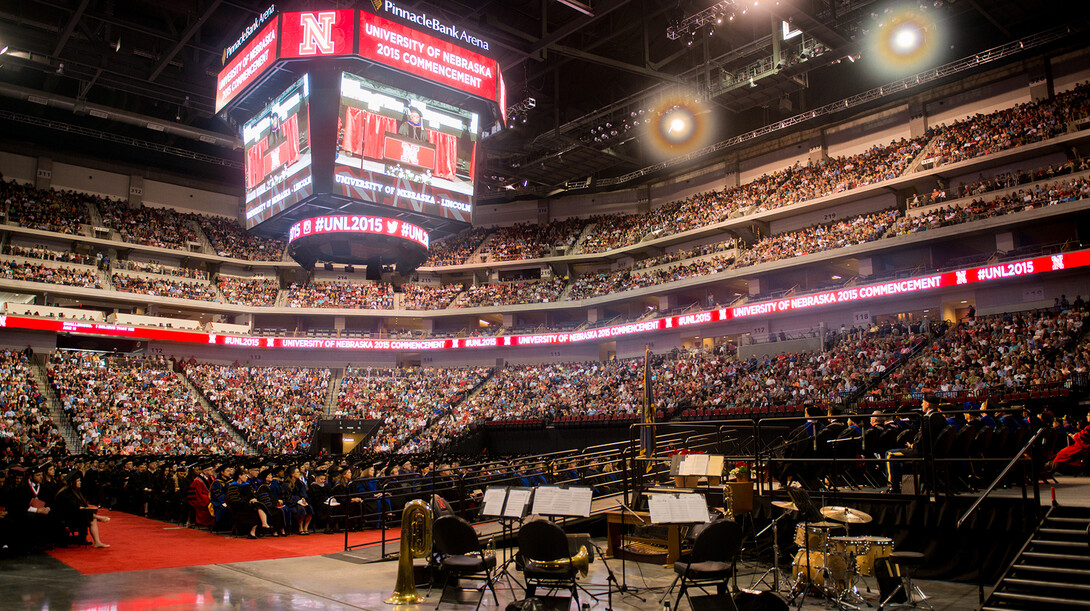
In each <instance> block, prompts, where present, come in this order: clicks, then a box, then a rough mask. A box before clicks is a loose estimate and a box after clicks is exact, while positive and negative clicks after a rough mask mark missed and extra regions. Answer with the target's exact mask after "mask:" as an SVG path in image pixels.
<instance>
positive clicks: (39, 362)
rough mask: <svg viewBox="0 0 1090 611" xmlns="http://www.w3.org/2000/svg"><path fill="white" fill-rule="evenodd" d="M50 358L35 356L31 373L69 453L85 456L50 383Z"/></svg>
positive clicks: (47, 356) (42, 354)
mask: <svg viewBox="0 0 1090 611" xmlns="http://www.w3.org/2000/svg"><path fill="white" fill-rule="evenodd" d="M48 358H49V355H48V354H44V353H35V354H33V355H32V356H31V360H30V372H31V374H33V375H34V380H35V381H36V382H37V383H38V390H39V392H41V394H42V397H43V398H44V399H45V404H46V407H48V408H49V417H50V418H52V419H53V424H55V425H56V426H57V430H58V431H59V432H60V434H61V437H64V443H65V444H66V445H67V447H68V452H69V453H70V454H83V452H84V450H83V444H82V443H80V438H79V434H78V433H77V432H76V430H75V429H74V428H72V421H71V420H69V418H68V414H66V413H64V408H63V407H62V406H61V402H60V399H59V398H58V397H57V391H56V390H55V389H54V388H53V385H52V384H50V383H49V374H47V373H46V363H47V361H48Z"/></svg>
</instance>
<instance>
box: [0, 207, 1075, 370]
mask: <svg viewBox="0 0 1090 611" xmlns="http://www.w3.org/2000/svg"><path fill="white" fill-rule="evenodd" d="M327 218H333V219H338V218H352V217H351V216H347V217H327ZM360 218H361V220H360V221H359V223H360V227H362V226H363V224H364V223H365V221H363V220H362V219H363V218H374V217H360ZM309 220H312V221H313V220H314V219H309ZM382 220H383V221H385V220H386V219H382ZM344 222H348V223H349V225H350V226H354V225H355V221H336V222H335V223H334V225H333V227H332V228H328V227H326V226H325V225H323V228H326V229H330V230H334V231H336V230H339V228H340V227H341V224H342V223H344ZM366 222H367V223H373V222H374V221H366ZM301 229H302V228H300V230H301ZM313 229H314V226H312V231H313ZM371 229H373V230H375V231H380V229H379V228H378V227H375V226H372V227H371ZM353 230H354V229H353ZM381 231H383V235H389V234H387V233H385V231H386V228H385V227H384V228H383V229H381ZM398 231H400V229H398V230H395V233H396V232H398ZM293 232H294V228H293ZM398 237H399V238H400V236H398ZM1086 266H1090V249H1087V250H1078V251H1074V252H1069V253H1063V254H1057V255H1048V256H1044V257H1037V258H1033V259H1022V260H1019V261H1012V262H1009V263H1000V264H998V265H987V266H984V267H975V268H969V269H964V270H957V271H952V272H943V273H940V274H932V275H928V276H920V277H917V278H909V279H906V280H894V281H890V282H880V283H874V284H868V285H865V286H861V287H853V288H851V289H840V290H835V291H826V292H822V293H816V294H811V295H802V296H799V297H792V298H789V299H780V300H771V301H762V302H758V303H753V304H746V305H743V306H737V307H733V308H720V309H718V310H708V311H705V312H694V313H692V314H683V315H680V316H670V317H667V318H657V319H654V320H646V321H641V322H635V323H629V324H624V325H616V326H613V327H604V328H601V329H589V330H586V331H576V332H573V333H544V334H537V335H505V336H497V337H472V338H458V339H434V340H370V339H312V338H285V337H239V336H233V335H216V334H209V333H197V332H192V331H177V330H173V329H157V328H143V327H130V326H123V325H113V324H105V323H86V322H72V321H64V320H51V319H41V318H31V317H26V316H15V315H0V328H8V329H33V330H39V331H52V332H57V333H77V334H84V335H106V336H113V337H128V338H136V339H148V340H164V341H174V342H187V343H206V344H216V345H221V346H239V347H247V348H306V349H315V348H322V349H331V350H444V349H458V348H486V347H502V346H542V345H550V344H569V343H577V342H583V341H592V340H596V339H606V338H615V337H621V336H626V335H637V334H640V333H648V332H652V331H662V330H666V329H672V328H675V327H688V326H695V325H701V324H706V323H711V322H722V321H727V320H732V319H735V318H745V317H748V316H762V315H769V314H777V313H783V312H792V311H798V310H804V309H808V308H812V307H818V306H824V305H836V304H846V303H852V302H856V301H866V300H868V299H877V298H880V297H892V296H896V295H907V294H913V293H921V292H924V291H930V290H934V289H938V288H948V287H955V286H961V285H965V284H975V283H978V282H996V281H1000V280H1005V279H1009V278H1018V277H1025V276H1035V275H1037V274H1043V273H1047V272H1055V271H1062V270H1065V269H1074V268H1079V267H1086Z"/></svg>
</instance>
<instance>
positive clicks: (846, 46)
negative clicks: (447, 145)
mask: <svg viewBox="0 0 1090 611" xmlns="http://www.w3.org/2000/svg"><path fill="white" fill-rule="evenodd" d="M370 4H371V3H370V2H369V1H361V2H332V1H326V2H317V1H296V2H291V1H290V0H289V1H286V2H283V3H278V7H277V8H278V9H280V10H286V11H291V10H313V9H319V8H329V7H330V6H333V7H334V8H353V7H359V8H364V7H370ZM400 4H402V5H405V6H410V7H413V8H415V9H416V10H417V11H420V12H426V13H428V14H429V15H433V16H437V17H441V18H442V19H443V20H445V21H448V22H451V23H457V24H461V26H462V27H463V28H464V29H467V30H470V31H473V32H475V33H477V34H478V35H479V36H480V37H481V38H484V39H486V40H488V41H490V42H491V43H492V45H493V47H494V54H495V55H496V56H497V59H499V61H500V63H501V66H502V67H503V70H504V75H505V79H506V82H507V88H508V92H509V103H510V104H511V105H512V106H515V105H518V104H519V103H525V102H526V101H527V100H529V99H530V98H532V99H533V100H534V102H535V105H534V107H533V108H529V109H526V111H525V112H520V113H516V118H515V120H514V121H513V124H512V126H511V127H510V128H508V129H505V130H503V131H501V132H499V133H497V134H495V135H493V136H491V137H489V138H488V139H486V140H485V141H484V144H483V146H482V157H481V163H480V165H479V167H480V168H481V169H480V172H479V176H480V179H481V181H482V183H483V185H484V186H485V188H484V189H482V190H481V195H482V198H481V199H482V200H483V201H489V203H493V202H496V203H498V202H502V201H510V200H513V199H517V198H519V197H520V196H521V197H526V196H541V195H543V194H547V193H550V192H558V191H559V190H562V189H564V188H565V186H567V187H569V188H570V187H571V185H572V184H583V185H586V186H588V187H591V186H593V185H594V182H595V180H597V179H602V178H609V177H613V176H618V175H622V174H626V173H630V172H633V171H634V170H639V169H640V168H646V167H648V166H651V165H652V164H654V163H655V162H657V161H659V160H660V159H661V151H657V150H656V147H655V146H654V145H653V143H652V142H651V140H653V138H651V137H650V134H649V131H648V130H647V127H646V120H645V121H644V125H643V126H637V125H633V123H635V122H636V121H637V120H639V119H640V118H641V115H640V113H639V111H640V110H643V111H644V114H649V111H651V110H652V109H654V108H656V105H658V104H661V103H662V100H671V99H675V98H677V97H678V96H681V97H692V98H693V99H694V101H695V100H699V103H698V104H700V105H701V106H700V108H702V109H703V110H702V111H701V112H704V113H706V114H708V115H714V116H716V117H718V118H719V119H720V120H719V121H718V122H717V123H715V124H714V125H708V126H707V129H708V130H709V133H708V139H710V140H717V139H723V138H727V137H730V136H732V135H735V134H739V133H743V132H746V131H749V130H752V129H756V128H759V127H761V126H763V125H767V124H770V123H774V122H777V121H781V120H783V119H784V118H786V117H790V116H793V115H795V114H797V113H799V112H801V111H803V110H807V109H809V108H813V107H816V106H820V105H821V104H825V103H827V102H829V101H835V100H838V99H840V98H842V97H845V96H848V95H852V94H853V93H857V92H859V91H862V90H864V89H867V88H868V87H872V86H875V85H877V84H880V83H882V82H884V81H882V79H883V78H885V77H883V76H878V75H874V74H869V73H867V72H865V71H864V70H862V68H861V65H864V64H866V63H867V57H866V51H865V40H866V38H867V36H868V35H870V33H871V32H873V31H876V30H877V28H878V27H880V26H879V24H881V23H882V22H884V21H886V20H888V19H889V18H890V16H891V15H893V14H895V12H896V11H899V10H902V9H903V8H905V7H907V8H908V9H911V10H914V11H918V12H920V13H923V14H926V15H928V16H929V18H930V19H932V20H933V22H934V23H935V24H937V26H936V27H937V28H939V29H941V30H943V31H945V32H947V33H948V35H947V37H946V38H945V39H944V40H943V44H942V45H941V48H940V49H938V53H937V55H936V58H935V62H936V63H937V62H941V61H949V60H951V59H955V58H960V57H965V56H967V55H970V54H972V53H974V52H977V51H979V50H982V49H987V48H991V47H993V46H995V45H997V44H1001V43H1003V42H1008V41H1011V40H1018V39H1020V38H1021V37H1024V36H1027V35H1031V34H1034V33H1037V32H1040V31H1043V30H1046V29H1048V28H1052V27H1055V26H1056V25H1058V24H1059V23H1061V22H1062V23H1068V24H1081V23H1084V22H1085V21H1086V20H1087V13H1088V11H1090V9H1088V5H1090V3H1086V2H1059V3H1056V2H1044V1H1038V2H1033V1H1025V0H1021V1H1018V0H911V1H910V2H908V3H907V4H906V3H905V2H888V1H884V0H779V1H777V0H759V1H758V2H754V0H737V1H736V2H733V3H732V2H729V1H728V2H718V3H717V2H714V1H713V0H680V1H673V2H658V1H653V0H503V1H500V0H492V1H487V0H485V1H479V2H474V1H470V0H446V1H439V0H426V1H421V2H412V1H410V0H405V1H404V2H400ZM268 5H269V2H268V0H172V1H170V2H162V1H158V0H22V1H21V2H19V3H17V5H16V3H14V2H9V3H6V4H5V5H4V7H3V8H0V48H2V47H6V48H7V52H6V53H4V54H3V55H0V89H2V90H3V93H4V96H5V97H3V98H0V99H3V100H4V103H3V104H2V106H0V108H3V109H6V110H3V111H2V114H0V117H3V118H4V119H5V123H6V124H7V128H6V130H5V131H6V133H7V135H6V137H7V138H8V139H9V140H17V141H25V142H31V143H33V142H38V143H41V142H51V141H52V142H55V141H56V140H57V138H58V137H61V138H62V139H64V140H65V141H66V142H67V143H69V145H70V146H72V147H73V148H75V149H83V150H84V151H85V152H92V153H94V154H102V153H103V152H107V153H108V154H109V155H111V156H112V157H116V158H118V159H122V160H125V159H128V160H131V161H134V162H140V163H145V164H146V163H151V164H153V165H159V166H161V167H163V168H170V169H174V170H178V171H181V172H184V173H187V174H190V175H194V176H200V177H204V178H208V179H212V180H217V181H229V182H235V183H241V159H242V155H241V151H239V150H233V149H231V148H230V147H226V146H223V144H225V143H227V142H229V141H230V140H231V139H233V138H234V137H236V136H237V132H238V127H237V124H238V122H237V121H236V120H234V119H233V118H231V117H228V118H226V119H225V118H224V117H219V116H216V115H214V114H213V112H212V107H213V101H214V100H213V97H214V84H215V75H216V72H217V71H218V70H219V69H220V67H221V58H222V53H223V49H224V47H225V46H226V45H228V44H230V43H231V42H233V41H234V40H235V39H236V38H237V37H238V35H239V33H240V31H241V30H242V29H243V28H244V27H245V26H246V25H247V24H249V23H251V22H252V21H253V20H254V18H255V16H256V15H258V14H259V13H261V12H262V11H264V10H265V9H266V8H268ZM716 6H718V7H720V8H722V9H724V11H723V12H722V14H721V15H720V17H722V18H723V22H722V23H716V22H715V21H714V20H713V21H709V22H708V23H707V24H705V25H703V26H701V27H699V28H695V29H689V30H686V28H685V26H686V25H687V23H688V24H691V23H693V22H694V20H696V19H697V18H698V17H700V16H701V15H704V16H708V15H711V16H712V17H715V16H716V15H713V14H711V13H708V12H707V11H709V10H710V9H711V8H712V7H716ZM702 11H703V12H702ZM730 15H733V18H731V17H730ZM783 22H787V23H788V24H789V25H788V29H789V30H790V31H795V30H797V31H800V32H802V33H803V36H801V37H799V38H798V39H795V40H793V41H792V42H791V43H781V42H778V41H776V40H774V38H780V37H782V35H781V36H773V34H772V31H773V29H774V28H778V27H781V26H782V24H783ZM671 26H673V27H674V29H675V30H681V31H682V34H681V35H680V36H679V37H677V38H676V39H672V38H671V37H670V36H668V35H667V33H668V28H669V27H671ZM690 32H691V35H690ZM799 40H802V41H803V42H799ZM1066 44H1068V45H1070V44H1083V43H1081V42H1071V41H1068V42H1067V43H1066ZM776 45H779V46H780V49H779V55H775V54H774V53H775V50H774V46H776ZM790 45H795V46H794V47H793V50H791V51H790V53H794V54H795V57H796V58H797V57H798V56H799V55H800V54H801V55H804V56H805V57H806V61H805V62H797V61H795V62H792V61H788V60H787V59H785V58H786V57H787V55H786V54H787V53H788V49H787V47H788V46H790ZM807 45H809V46H807ZM769 58H780V60H781V61H780V64H779V65H777V66H772V67H771V68H772V69H770V70H766V71H764V72H761V67H762V66H763V64H762V63H761V62H768V61H769ZM855 60H862V61H855ZM765 67H768V66H765ZM747 71H749V72H748V73H750V74H753V73H758V74H760V75H761V76H760V78H758V79H755V80H753V81H751V82H750V81H747V80H746V79H744V78H742V79H739V78H738V75H744V74H746V73H747ZM56 98H64V99H67V100H72V101H74V104H71V105H68V106H67V107H58V105H57V104H56V103H54V102H53V100H54V99H56ZM700 98H703V99H702V100H701V99H700ZM81 104H97V105H104V106H107V107H109V108H114V109H118V110H120V111H127V112H130V113H139V114H141V115H147V116H150V117H154V118H156V119H158V120H160V121H161V122H162V123H164V124H166V125H168V126H170V127H171V128H173V127H175V126H178V127H179V128H180V129H167V130H165V131H159V132H156V131H153V130H150V129H148V128H147V127H146V126H144V125H139V126H138V125H132V124H119V123H115V122H113V121H110V120H103V119H101V118H96V117H95V116H94V115H93V113H88V112H87V110H86V108H82V112H81ZM525 107H526V104H523V108H525ZM625 126H627V127H628V129H627V130H626V129H625ZM641 127H642V128H641ZM181 128H192V133H189V134H187V133H186V132H185V130H184V129H181ZM196 130H207V131H208V132H213V133H216V134H220V135H222V136H223V138H222V139H218V138H209V137H205V138H203V140H202V139H201V138H200V137H199V136H198V134H199V133H200V132H198V131H196ZM614 132H617V134H616V135H614ZM660 148H661V147H660ZM651 176H652V175H649V177H651ZM659 176H661V174H660V175H659Z"/></svg>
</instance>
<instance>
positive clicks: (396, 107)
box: [333, 72, 478, 223]
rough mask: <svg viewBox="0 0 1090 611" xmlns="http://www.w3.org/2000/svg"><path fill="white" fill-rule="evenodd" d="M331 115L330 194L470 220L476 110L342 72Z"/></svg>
mask: <svg viewBox="0 0 1090 611" xmlns="http://www.w3.org/2000/svg"><path fill="white" fill-rule="evenodd" d="M338 116H339V119H338V121H339V132H338V142H337V157H336V161H335V163H334V167H333V172H334V183H335V184H334V187H333V191H334V192H335V193H339V194H340V195H344V196H346V197H351V198H353V199H359V200H363V201H367V202H372V203H376V204H383V205H387V206H393V207H396V208H403V209H405V210H413V211H416V212H420V213H422V214H430V215H434V216H441V217H444V218H450V219H455V220H459V221H464V222H467V223H468V222H470V221H472V212H473V210H472V205H471V204H472V198H473V173H474V158H475V153H476V148H477V132H478V116H477V114H476V113H474V112H470V111H468V110H464V109H461V108H457V107H455V106H451V105H449V104H443V103H441V102H437V101H435V100H431V99H428V98H426V97H423V96H419V95H416V94H413V93H409V92H407V91H403V90H401V89H396V88H394V87H390V86H388V85H383V84H381V83H377V82H375V81H370V80H367V79H365V78H362V77H359V76H356V75H354V74H349V73H347V72H345V73H342V74H341V108H340V114H339V115H338Z"/></svg>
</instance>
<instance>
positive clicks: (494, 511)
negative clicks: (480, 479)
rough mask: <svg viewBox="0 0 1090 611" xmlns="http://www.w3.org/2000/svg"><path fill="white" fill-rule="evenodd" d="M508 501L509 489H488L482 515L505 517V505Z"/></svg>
mask: <svg viewBox="0 0 1090 611" xmlns="http://www.w3.org/2000/svg"><path fill="white" fill-rule="evenodd" d="M506 500H507V488H488V489H487V490H485V491H484V504H483V505H482V506H481V515H482V516H490V517H499V516H502V515H503V504H504V501H506Z"/></svg>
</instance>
